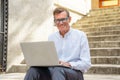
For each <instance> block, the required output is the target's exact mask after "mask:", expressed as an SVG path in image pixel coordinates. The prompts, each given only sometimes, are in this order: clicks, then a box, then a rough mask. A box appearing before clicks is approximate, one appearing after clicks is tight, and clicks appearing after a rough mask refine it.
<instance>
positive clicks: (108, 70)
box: [11, 66, 120, 74]
mask: <svg viewBox="0 0 120 80" xmlns="http://www.w3.org/2000/svg"><path fill="white" fill-rule="evenodd" d="M13 68H14V69H13V70H11V73H18V72H19V73H25V72H27V70H28V67H27V66H13ZM87 73H89V74H120V68H119V67H118V68H116V67H94V66H92V67H91V68H90V70H88V72H87Z"/></svg>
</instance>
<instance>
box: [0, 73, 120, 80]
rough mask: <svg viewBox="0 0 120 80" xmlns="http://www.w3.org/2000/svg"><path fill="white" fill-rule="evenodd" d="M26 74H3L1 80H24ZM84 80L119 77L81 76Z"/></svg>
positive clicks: (117, 78) (116, 79)
mask: <svg viewBox="0 0 120 80" xmlns="http://www.w3.org/2000/svg"><path fill="white" fill-rule="evenodd" d="M25 74H26V73H3V74H1V75H0V79H1V80H24V77H25ZM83 76H84V80H119V79H120V75H116V74H86V73H84V74H83Z"/></svg>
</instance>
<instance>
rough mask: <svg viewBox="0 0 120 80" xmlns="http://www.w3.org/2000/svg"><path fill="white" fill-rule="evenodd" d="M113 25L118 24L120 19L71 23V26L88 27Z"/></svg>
mask: <svg viewBox="0 0 120 80" xmlns="http://www.w3.org/2000/svg"><path fill="white" fill-rule="evenodd" d="M115 25H120V20H119V21H112V22H109V21H108V22H101V23H100V22H98V23H91V24H89V23H86V24H79V23H78V24H77V23H76V24H73V25H72V26H73V27H74V28H79V27H80V28H89V27H102V26H115Z"/></svg>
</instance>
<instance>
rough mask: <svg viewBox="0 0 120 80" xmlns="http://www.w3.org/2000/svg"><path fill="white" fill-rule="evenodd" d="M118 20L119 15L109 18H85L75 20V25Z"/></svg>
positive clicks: (112, 15)
mask: <svg viewBox="0 0 120 80" xmlns="http://www.w3.org/2000/svg"><path fill="white" fill-rule="evenodd" d="M117 20H120V16H119V14H111V15H109V16H87V17H85V18H82V19H79V20H77V22H76V23H79V24H83V23H93V22H107V21H117Z"/></svg>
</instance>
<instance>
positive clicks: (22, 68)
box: [7, 64, 29, 73]
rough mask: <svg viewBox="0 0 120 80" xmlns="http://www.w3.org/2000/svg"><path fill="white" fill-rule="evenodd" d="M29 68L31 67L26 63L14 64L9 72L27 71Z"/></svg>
mask: <svg viewBox="0 0 120 80" xmlns="http://www.w3.org/2000/svg"><path fill="white" fill-rule="evenodd" d="M28 68H29V67H28V66H27V65H26V64H16V65H13V66H12V67H11V69H9V71H8V72H7V73H16V72H19V73H25V72H26V71H27V70H28Z"/></svg>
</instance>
